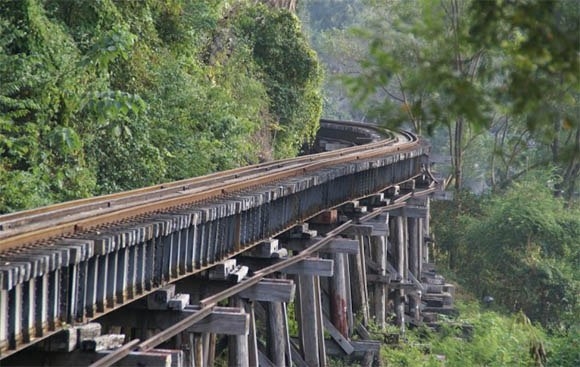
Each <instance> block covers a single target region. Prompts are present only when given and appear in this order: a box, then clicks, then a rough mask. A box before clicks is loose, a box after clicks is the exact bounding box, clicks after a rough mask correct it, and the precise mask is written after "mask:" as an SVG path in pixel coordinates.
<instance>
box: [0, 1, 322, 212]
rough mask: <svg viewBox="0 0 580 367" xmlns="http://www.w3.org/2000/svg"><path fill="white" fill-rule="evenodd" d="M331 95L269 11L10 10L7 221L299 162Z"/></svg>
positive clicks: (0, 61)
mask: <svg viewBox="0 0 580 367" xmlns="http://www.w3.org/2000/svg"><path fill="white" fill-rule="evenodd" d="M265 3H267V2H265ZM320 82H321V70H320V67H319V64H318V60H317V58H316V55H315V53H314V52H313V51H312V49H311V48H310V46H309V44H308V42H307V40H306V39H305V37H304V36H303V33H302V32H301V29H300V22H299V21H298V19H297V17H296V16H295V15H294V14H293V13H291V12H290V11H288V10H286V9H283V8H278V7H272V6H269V5H268V4H262V3H259V2H256V1H234V2H231V1H226V0H207V1H194V0H191V1H182V0H102V1H94V0H75V1H70V0H18V1H1V2H0V85H1V88H0V157H1V162H0V213H5V212H10V211H15V210H21V209H26V208H31V207H37V206H41V205H45V204H49V203H53V202H60V201H65V200H69V199H75V198H81V197H86V196H90V195H96V194H104V193H110V192H115V191H121V190H127V189H131V188H136V187H142V186H147V185H152V184H156V183H160V182H166V181H172V180H177V179H182V178H186V177H193V176H197V175H202V174H206V173H209V172H212V171H216V170H223V169H228V168H232V167H235V166H240V165H246V164H250V163H255V162H258V161H259V160H268V159H272V158H282V157H288V156H293V155H295V154H296V153H297V152H298V151H299V149H300V147H301V146H302V144H304V143H305V142H308V141H309V140H310V139H311V138H312V137H313V135H314V134H315V132H316V130H317V126H318V120H319V118H320V113H321V96H320V92H319V90H320V87H319V85H320Z"/></svg>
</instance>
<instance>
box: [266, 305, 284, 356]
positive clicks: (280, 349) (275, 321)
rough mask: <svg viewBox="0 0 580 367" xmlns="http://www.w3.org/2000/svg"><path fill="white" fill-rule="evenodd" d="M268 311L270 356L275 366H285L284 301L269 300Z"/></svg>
mask: <svg viewBox="0 0 580 367" xmlns="http://www.w3.org/2000/svg"><path fill="white" fill-rule="evenodd" d="M267 313H268V328H267V330H268V339H267V340H268V341H267V346H268V357H269V359H270V360H271V361H272V362H273V363H274V365H275V366H284V365H285V364H286V363H285V361H284V360H285V358H284V357H285V345H286V342H285V336H286V335H285V334H286V333H285V332H284V320H283V317H284V315H283V313H282V303H280V302H269V303H268V304H267Z"/></svg>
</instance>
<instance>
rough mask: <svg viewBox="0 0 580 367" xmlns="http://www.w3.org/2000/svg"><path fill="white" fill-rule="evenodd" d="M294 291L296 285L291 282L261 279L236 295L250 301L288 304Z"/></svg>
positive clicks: (292, 297)
mask: <svg viewBox="0 0 580 367" xmlns="http://www.w3.org/2000/svg"><path fill="white" fill-rule="evenodd" d="M295 291H296V285H295V284H294V282H293V281H292V280H289V279H263V280H261V281H260V282H259V283H257V284H255V285H253V286H251V287H250V288H247V289H244V290H243V291H241V292H240V293H238V296H240V297H242V298H247V299H250V300H252V301H264V302H286V303H288V302H291V301H292V300H293V299H294V294H295Z"/></svg>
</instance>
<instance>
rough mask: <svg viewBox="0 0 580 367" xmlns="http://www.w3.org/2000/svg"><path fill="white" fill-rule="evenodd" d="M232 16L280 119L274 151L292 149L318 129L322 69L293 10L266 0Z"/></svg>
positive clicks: (286, 153) (291, 151) (288, 152)
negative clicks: (272, 5)
mask: <svg viewBox="0 0 580 367" xmlns="http://www.w3.org/2000/svg"><path fill="white" fill-rule="evenodd" d="M238 17H239V20H238V22H237V27H236V28H237V32H238V35H239V37H243V38H245V39H248V40H249V42H250V44H251V47H252V50H253V58H254V59H255V61H256V63H257V65H258V66H259V67H260V69H261V71H262V75H263V81H264V85H265V87H266V89H267V92H268V96H269V99H270V104H271V111H272V113H273V114H274V115H275V117H276V120H277V121H278V122H279V127H278V129H277V130H278V131H279V132H278V133H277V134H276V136H275V145H276V148H277V156H278V157H285V156H290V155H293V154H296V153H297V152H298V149H299V148H300V147H301V145H302V144H303V143H304V142H305V141H310V140H312V139H313V138H314V135H315V133H316V131H317V129H318V120H319V119H320V115H321V112H322V111H321V109H322V98H321V96H320V93H319V88H320V83H321V80H322V79H321V78H322V74H321V70H320V67H319V65H318V60H317V58H316V55H315V54H314V52H313V51H312V50H311V49H310V47H309V46H308V43H307V40H306V39H305V37H304V36H303V34H302V32H301V29H300V23H299V21H298V19H297V18H296V16H295V15H294V14H292V13H290V12H288V11H273V10H272V9H270V8H268V7H266V6H257V7H254V8H248V9H247V11H245V12H241V13H240V14H239V15H238Z"/></svg>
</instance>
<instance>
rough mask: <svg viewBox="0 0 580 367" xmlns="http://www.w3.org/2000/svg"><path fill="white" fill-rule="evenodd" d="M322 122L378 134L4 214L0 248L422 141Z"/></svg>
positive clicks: (370, 128)
mask: <svg viewBox="0 0 580 367" xmlns="http://www.w3.org/2000/svg"><path fill="white" fill-rule="evenodd" d="M321 125H322V126H326V127H327V128H328V127H330V128H332V129H336V130H344V131H346V132H349V131H350V132H351V133H352V134H353V135H355V136H356V134H358V135H365V134H366V135H367V136H371V137H372V139H367V141H368V140H371V141H372V142H371V143H368V144H364V145H355V146H352V147H348V148H343V149H339V150H335V151H328V152H324V153H318V154H314V155H307V156H302V157H297V158H289V159H284V160H279V161H274V162H268V163H261V164H256V165H252V166H248V167H241V168H236V169H232V170H229V171H224V172H217V173H213V174H210V175H207V176H202V177H196V178H190V179H185V180H180V181H175V182H170V183H166V184H161V185H155V186H150V187H145V188H140V189H136V190H131V191H125V192H120V193H115V194H110V195H104V196H98V197H92V198H86V199H80V200H74V201H69V202H65V203H60V204H55V205H50V206H46V207H42V208H37V209H32V210H27V211H22V212H17V213H12V214H6V215H2V216H0V252H4V251H7V250H10V249H13V248H16V247H18V246H23V245H30V244H34V243H37V242H43V241H47V240H50V239H51V238H56V237H62V236H67V235H71V234H75V233H79V232H82V231H86V230H90V229H93V228H96V227H100V226H104V225H107V224H112V223H118V222H120V221H123V220H127V219H130V218H135V217H138V216H143V215H147V214H151V213H158V212H163V211H167V210H170V209H172V208H175V207H182V206H184V205H189V204H193V203H197V202H200V201H203V200H207V199H210V198H215V197H219V196H221V195H224V194H227V193H231V192H235V191H240V190H245V189H248V188H250V187H256V186H260V185H264V184H268V183H272V182H275V181H277V180H282V179H286V178H290V177H293V176H297V175H300V174H304V173H307V172H312V171H314V170H318V169H322V168H325V167H329V166H332V165H336V164H339V163H345V162H351V161H356V160H360V159H368V158H372V157H376V156H383V155H385V154H391V153H396V152H404V151H405V150H408V149H412V148H414V147H415V146H416V144H417V143H418V139H417V137H416V136H415V135H413V134H410V133H408V132H397V133H394V132H388V131H386V130H385V129H382V128H380V127H378V126H375V125H369V124H363V123H357V122H351V121H334V120H321ZM354 140H356V139H354ZM353 143H357V142H356V141H355V142H353Z"/></svg>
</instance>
